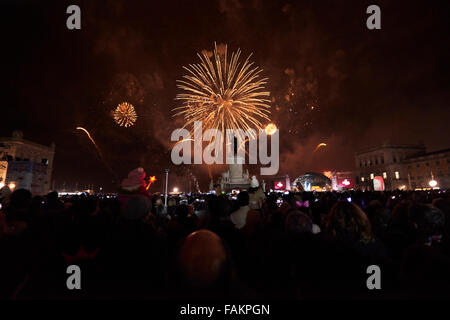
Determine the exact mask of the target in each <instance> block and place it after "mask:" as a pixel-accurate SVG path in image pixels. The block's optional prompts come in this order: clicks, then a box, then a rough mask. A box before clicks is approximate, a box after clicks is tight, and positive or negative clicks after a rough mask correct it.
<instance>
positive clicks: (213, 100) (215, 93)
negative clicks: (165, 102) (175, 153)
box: [174, 44, 270, 135]
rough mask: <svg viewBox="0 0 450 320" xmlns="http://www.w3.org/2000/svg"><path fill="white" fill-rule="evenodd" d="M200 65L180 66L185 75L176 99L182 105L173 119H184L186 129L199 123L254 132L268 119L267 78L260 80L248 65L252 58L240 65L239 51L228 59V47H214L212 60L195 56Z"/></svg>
mask: <svg viewBox="0 0 450 320" xmlns="http://www.w3.org/2000/svg"><path fill="white" fill-rule="evenodd" d="M197 55H198V57H199V58H200V60H201V62H200V63H198V64H190V65H189V67H183V68H184V69H185V70H186V71H187V72H188V74H187V75H185V76H184V77H183V80H178V85H177V86H178V88H179V89H181V90H182V91H183V92H182V93H179V94H178V95H177V96H176V100H179V101H182V102H183V105H182V106H180V107H177V108H175V109H174V110H176V111H177V112H176V114H175V116H183V117H184V119H185V125H184V127H185V128H191V127H192V126H193V124H194V122H195V121H202V125H203V129H204V130H207V129H218V130H221V132H222V134H223V135H224V133H225V130H226V129H243V130H248V129H255V130H258V129H260V128H262V127H263V125H262V123H261V121H262V120H263V119H264V120H269V121H270V119H269V114H270V111H269V108H270V105H269V102H270V100H269V99H268V97H269V95H270V93H269V92H267V91H264V85H265V84H266V81H267V78H261V77H260V73H261V71H262V70H261V69H259V68H258V67H255V66H254V65H253V62H250V57H251V55H250V56H249V57H248V58H247V59H246V60H245V61H244V63H242V64H241V63H240V61H239V58H240V55H241V51H240V50H239V49H238V50H237V51H236V52H234V53H232V54H231V58H230V59H228V53H227V46H225V50H223V52H220V53H219V50H218V48H217V45H216V44H215V48H214V52H213V54H212V56H213V59H211V58H210V56H209V55H208V54H207V53H205V52H203V53H202V54H197Z"/></svg>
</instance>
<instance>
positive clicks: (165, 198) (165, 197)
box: [164, 169, 169, 208]
mask: <svg viewBox="0 0 450 320" xmlns="http://www.w3.org/2000/svg"><path fill="white" fill-rule="evenodd" d="M165 172H166V188H165V190H164V207H166V208H167V184H168V181H169V169H165Z"/></svg>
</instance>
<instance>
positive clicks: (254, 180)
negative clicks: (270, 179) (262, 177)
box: [250, 176, 259, 188]
mask: <svg viewBox="0 0 450 320" xmlns="http://www.w3.org/2000/svg"><path fill="white" fill-rule="evenodd" d="M250 186H251V187H252V188H258V187H259V182H258V180H257V179H256V177H255V176H253V177H252V181H251V182H250Z"/></svg>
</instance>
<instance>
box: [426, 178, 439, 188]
mask: <svg viewBox="0 0 450 320" xmlns="http://www.w3.org/2000/svg"><path fill="white" fill-rule="evenodd" d="M428 184H429V185H430V187H432V188H434V187H436V186H437V181H436V180H434V179H433V180H430V182H428Z"/></svg>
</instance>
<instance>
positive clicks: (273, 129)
mask: <svg viewBox="0 0 450 320" xmlns="http://www.w3.org/2000/svg"><path fill="white" fill-rule="evenodd" d="M265 130H266V134H267V135H268V136H271V135H273V134H274V133H275V132H276V131H277V126H276V125H275V124H274V123H269V124H268V125H267V126H266V129H265Z"/></svg>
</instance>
